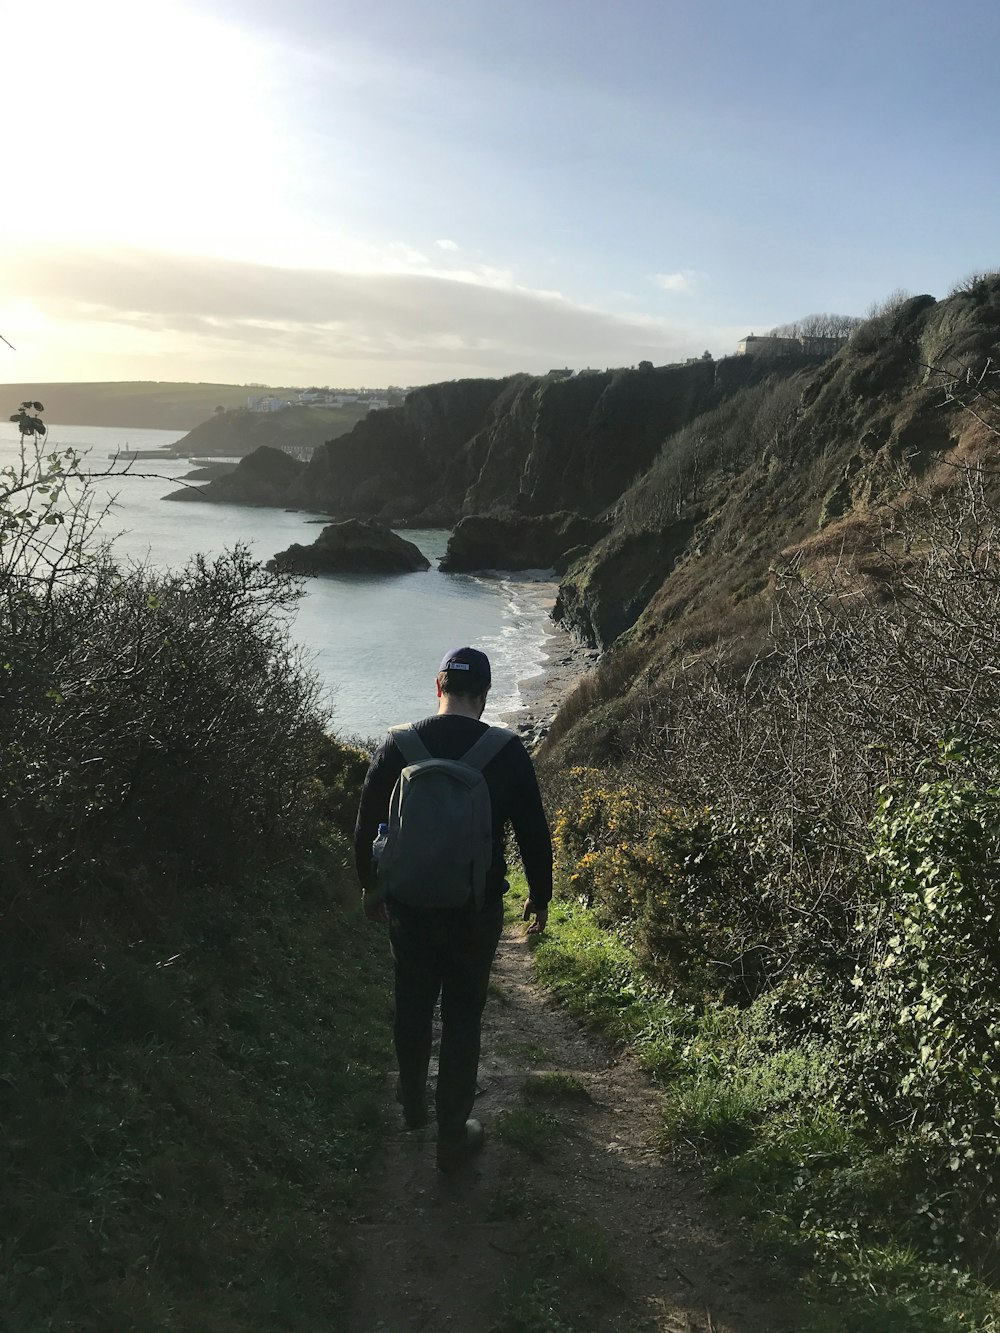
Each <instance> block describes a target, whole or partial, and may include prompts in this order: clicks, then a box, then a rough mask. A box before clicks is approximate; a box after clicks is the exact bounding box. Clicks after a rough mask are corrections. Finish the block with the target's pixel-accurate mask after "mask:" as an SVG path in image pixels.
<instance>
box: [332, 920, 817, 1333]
mask: <svg viewBox="0 0 1000 1333" xmlns="http://www.w3.org/2000/svg"><path fill="white" fill-rule="evenodd" d="M493 978H494V980H493V983H492V984H491V995H490V1000H489V1003H488V1005H487V1010H486V1015H485V1019H484V1025H483V1057H482V1061H481V1064H480V1079H479V1081H480V1086H481V1088H482V1093H481V1095H480V1096H479V1097H478V1099H477V1102H476V1115H477V1116H478V1117H479V1118H480V1119H481V1120H482V1121H483V1122H484V1124H485V1125H486V1127H487V1132H488V1133H489V1134H490V1139H489V1142H488V1143H487V1146H486V1148H485V1150H484V1151H483V1153H482V1154H481V1155H480V1156H479V1157H478V1158H477V1159H476V1160H475V1161H474V1162H473V1163H472V1164H471V1165H470V1166H469V1167H468V1168H467V1169H466V1170H464V1171H463V1172H462V1173H461V1174H459V1175H457V1176H453V1177H447V1178H445V1177H442V1176H440V1175H438V1174H437V1172H436V1171H435V1169H434V1129H433V1123H432V1124H431V1126H430V1127H429V1128H428V1129H427V1130H425V1131H420V1132H417V1133H406V1132H405V1131H404V1130H403V1129H402V1126H401V1122H400V1121H399V1117H398V1110H397V1108H396V1107H395V1106H394V1105H392V1086H393V1084H392V1081H391V1080H387V1083H386V1091H385V1097H386V1103H387V1115H388V1116H389V1118H390V1123H397V1124H399V1125H400V1127H399V1129H398V1130H393V1131H392V1132H390V1133H389V1134H388V1135H387V1137H386V1141H385V1149H384V1154H383V1159H382V1162H381V1164H380V1165H379V1167H378V1168H377V1170H376V1172H375V1174H374V1178H373V1182H372V1188H371V1192H370V1194H369V1195H368V1196H367V1198H366V1206H365V1208H364V1210H363V1212H361V1213H360V1214H359V1215H358V1216H357V1218H356V1219H355V1224H354V1235H355V1237H356V1240H357V1252H358V1269H357V1281H356V1285H355V1291H354V1295H353V1302H352V1306H351V1311H350V1316H349V1322H348V1325H347V1329H348V1333H374V1331H375V1330H384V1331H385V1333H397V1331H398V1333H404V1330H405V1331H408V1330H423V1329H428V1330H430V1329H434V1330H455V1331H456V1333H466V1331H467V1330H468V1331H471V1330H483V1331H484V1333H485V1331H487V1330H496V1331H497V1333H499V1331H500V1330H517V1329H525V1330H527V1329H532V1330H536V1329H537V1330H539V1333H544V1330H551V1331H552V1333H567V1331H568V1330H595V1331H602V1330H608V1331H609V1333H614V1331H620V1333H645V1331H646V1330H650V1331H653V1330H658V1331H660V1333H793V1330H795V1329H797V1328H800V1327H801V1325H800V1324H799V1323H798V1322H797V1320H796V1319H795V1318H794V1317H793V1315H792V1314H791V1313H790V1312H789V1310H788V1308H787V1307H786V1306H785V1303H784V1301H783V1300H782V1299H781V1298H780V1296H779V1293H777V1292H774V1291H771V1290H769V1289H768V1286H767V1280H766V1277H765V1276H762V1274H761V1272H760V1270H759V1268H757V1267H756V1266H755V1265H754V1264H753V1263H752V1262H751V1260H750V1259H749V1258H748V1256H747V1254H746V1252H745V1251H744V1249H743V1248H742V1247H741V1245H740V1243H739V1238H738V1237H737V1236H735V1235H734V1234H733V1233H732V1230H729V1231H727V1230H726V1228H725V1226H724V1225H723V1224H722V1223H721V1222H720V1220H719V1218H718V1216H717V1213H716V1211H715V1210H714V1209H713V1206H712V1202H711V1200H710V1199H707V1198H706V1196H705V1191H704V1187H703V1184H702V1182H701V1180H700V1178H699V1177H698V1176H697V1175H696V1174H693V1173H690V1172H686V1171H682V1170H680V1169H678V1167H676V1166H675V1165H674V1164H672V1163H671V1162H670V1161H669V1160H666V1159H665V1158H664V1157H663V1156H662V1154H661V1153H660V1152H659V1151H658V1149H657V1147H656V1130H657V1124H658V1119H659V1094H658V1093H657V1092H656V1091H655V1090H654V1089H652V1088H651V1087H650V1085H649V1083H648V1080H647V1079H646V1078H645V1076H644V1075H643V1074H642V1072H641V1071H640V1070H639V1069H637V1068H636V1066H635V1064H634V1062H633V1061H631V1060H630V1059H628V1058H622V1057H620V1056H618V1055H616V1054H615V1053H614V1052H612V1051H611V1050H610V1049H609V1048H608V1047H606V1046H605V1045H604V1044H603V1043H601V1042H600V1041H597V1040H595V1039H594V1038H592V1037H590V1036H589V1035H587V1034H585V1033H583V1032H582V1031H581V1030H580V1029H579V1028H578V1026H577V1025H576V1023H575V1022H574V1021H573V1020H572V1019H571V1018H570V1017H569V1016H568V1015H567V1014H566V1013H565V1012H564V1011H563V1010H561V1009H560V1008H559V1007H558V1006H557V1005H556V1004H555V1002H554V1001H552V1000H551V998H549V997H548V996H546V995H545V993H544V992H543V991H541V990H540V988H539V987H537V986H536V985H535V984H534V982H533V980H532V971H531V960H530V955H529V949H528V945H527V942H526V941H525V939H524V937H523V934H522V933H521V931H520V929H511V928H508V930H507V932H506V933H505V936H504V939H503V940H502V942H501V946H500V951H499V953H498V956H497V961H496V964H495V966H494V971H493ZM432 1073H433V1066H432Z"/></svg>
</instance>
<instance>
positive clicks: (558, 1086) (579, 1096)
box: [521, 1070, 590, 1102]
mask: <svg viewBox="0 0 1000 1333" xmlns="http://www.w3.org/2000/svg"><path fill="white" fill-rule="evenodd" d="M521 1091H522V1093H523V1094H524V1096H525V1097H526V1098H527V1099H528V1100H529V1101H553V1102H559V1101H569V1102H589V1101H590V1093H589V1092H588V1091H587V1089H586V1088H585V1087H584V1086H583V1084H582V1083H581V1082H580V1080H579V1079H578V1078H577V1077H576V1075H575V1074H567V1073H565V1072H563V1071H562V1070H553V1071H552V1072H547V1073H544V1074H529V1075H528V1076H527V1077H526V1078H525V1080H524V1083H523V1084H522V1087H521Z"/></svg>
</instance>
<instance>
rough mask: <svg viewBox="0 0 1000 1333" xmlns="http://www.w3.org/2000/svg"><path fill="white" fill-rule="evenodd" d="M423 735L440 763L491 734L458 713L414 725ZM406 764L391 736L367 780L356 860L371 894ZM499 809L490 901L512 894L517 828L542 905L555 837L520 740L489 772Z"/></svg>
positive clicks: (495, 819)
mask: <svg viewBox="0 0 1000 1333" xmlns="http://www.w3.org/2000/svg"><path fill="white" fill-rule="evenodd" d="M414 727H415V729H416V732H417V734H418V735H419V737H420V739H421V740H422V741H423V743H424V744H425V745H426V746H427V749H428V750H429V752H430V753H431V755H433V757H434V758H435V759H461V758H462V756H463V755H464V754H466V753H467V751H468V750H470V749H471V748H472V746H473V745H474V744H475V742H476V741H477V740H478V739H479V737H480V736H481V735H482V734H483V732H484V731H486V729H487V727H486V723H485V722H478V721H477V720H476V719H475V718H472V717H463V716H461V715H460V714H458V713H439V714H436V715H435V716H434V717H425V718H423V719H422V720H421V721H420V722H416V723H414ZM405 766H406V761H405V760H404V758H403V756H402V754H401V753H400V752H399V750H398V749H397V748H396V746H395V745H394V744H393V741H392V738H391V737H388V736H387V737H386V739H385V740H384V741H383V742H382V745H381V746H380V747H379V749H378V751H377V752H376V754H375V758H374V759H373V760H372V762H371V767H370V768H369V770H368V776H367V777H366V778H365V785H364V790H363V791H362V793H361V804H360V805H359V806H358V818H357V823H356V824H355V827H354V861H355V865H356V866H357V871H358V879H359V880H360V881H361V884H362V886H363V887H364V888H365V889H366V890H367V889H370V888H371V887H372V886H373V881H372V842H373V841H374V839H375V835H376V834H377V832H378V826H379V824H380V823H382V822H383V821H384V820H385V819H386V818H387V817H388V813H389V798H390V796H391V795H392V789H393V787H395V785H396V782H397V780H398V778H399V775H400V773H402V771H403V769H404V768H405ZM483 777H484V778H485V780H486V785H487V786H488V787H489V790H490V800H491V802H492V805H493V862H492V865H491V866H490V871H489V874H488V875H487V878H486V901H487V902H490V901H492V900H494V899H496V898H499V897H500V896H501V895H502V894H504V893H505V892H506V891H507V883H506V874H507V865H506V862H505V860H504V841H505V837H506V831H507V825H508V824H510V825H511V826H512V827H513V829H514V837H515V839H516V840H517V846H518V850H519V851H520V853H521V860H522V861H523V863H524V872H525V875H526V876H527V879H528V889H529V891H530V894H531V899H532V902H533V903H534V904H535V906H536V907H544V906H545V904H546V903H547V902H548V901H549V899H550V898H551V897H552V839H551V837H550V836H549V826H548V822H547V821H546V818H545V811H544V810H543V809H542V798H541V795H540V793H539V790H538V779H537V778H536V777H535V769H534V766H533V764H532V762H531V756H530V755H529V754H528V752H527V750H526V749H525V748H524V746H523V745H522V744H521V742H520V741H519V740H518V738H517V737H516V736H514V737H513V738H512V739H511V740H509V741H508V742H507V744H506V745H505V746H504V747H503V749H502V750H501V751H500V753H499V754H497V755H496V756H495V757H494V758H493V759H491V760H490V762H489V763H488V764H487V765H486V767H485V768H484V769H483Z"/></svg>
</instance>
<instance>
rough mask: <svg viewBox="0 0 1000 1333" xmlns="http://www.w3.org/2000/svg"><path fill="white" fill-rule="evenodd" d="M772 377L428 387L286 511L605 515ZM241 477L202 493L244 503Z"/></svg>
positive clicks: (371, 420)
mask: <svg viewBox="0 0 1000 1333" xmlns="http://www.w3.org/2000/svg"><path fill="white" fill-rule="evenodd" d="M766 373H767V372H766V371H765V369H764V368H763V367H762V365H761V363H759V362H757V361H755V360H754V359H752V358H732V359H730V360H729V361H725V362H719V363H715V362H711V361H707V362H698V363H696V364H693V365H690V366H664V367H661V368H658V369H654V368H652V367H649V368H647V369H644V370H615V371H606V372H604V373H602V374H587V375H581V376H577V377H575V378H573V379H569V380H561V379H559V378H557V377H555V376H541V377H539V376H532V375H515V376H512V377H510V378H509V379H504V380H456V381H454V382H452V383H449V384H434V385H429V386H427V387H426V388H422V389H415V390H413V392H411V393H410V394H408V395H407V398H406V401H405V403H404V404H403V405H402V406H401V407H398V408H391V409H389V410H387V411H382V412H376V413H373V414H372V415H371V416H369V417H368V418H366V420H364V421H362V422H359V423H358V425H357V426H355V427H354V429H353V430H352V431H351V432H350V433H349V434H347V435H343V436H341V437H340V438H338V439H335V440H330V441H328V442H327V443H326V444H324V445H323V446H322V447H321V448H319V449H317V450H316V451H315V452H314V454H313V456H312V459H311V460H310V462H309V463H308V465H307V466H306V468H305V469H304V471H302V472H301V473H300V474H299V475H297V476H296V477H295V478H294V479H293V480H292V481H291V483H290V484H289V486H288V488H287V490H286V491H285V492H284V493H283V494H282V496H281V498H280V500H279V501H276V503H281V504H284V505H292V506H295V507H298V508H303V509H313V510H317V511H321V512H328V513H331V514H334V515H336V516H337V517H339V518H377V519H379V520H380V521H381V522H384V523H388V524H390V525H391V526H393V527H399V526H405V525H409V526H443V527H451V526H453V525H454V524H455V523H456V522H458V520H459V519H460V518H463V517H465V516H466V515H470V514H480V513H484V512H488V511H492V510H495V509H498V508H499V509H505V510H513V511H515V512H518V513H523V514H527V515H544V514H551V513H555V512H558V511H567V510H569V511H573V512H575V513H579V514H582V515H584V516H587V517H596V516H599V515H601V514H602V513H603V512H604V511H606V510H607V509H608V507H609V506H610V505H613V504H614V503H615V501H616V500H617V499H618V497H619V496H620V495H621V493H622V491H623V490H624V489H625V488H626V487H627V486H628V485H629V484H630V483H631V482H632V481H633V479H634V478H635V477H636V476H637V475H639V474H641V473H642V472H643V471H644V470H645V469H646V468H648V467H649V465H650V463H651V462H652V460H653V458H654V457H655V455H656V454H657V452H658V450H659V448H660V445H661V444H662V442H663V440H664V438H665V437H666V436H667V435H669V434H671V433H672V432H674V431H676V430H678V429H679V428H681V427H682V426H684V425H685V424H687V423H689V422H691V421H693V420H694V419H696V418H697V417H698V416H700V415H701V414H702V413H703V412H706V411H708V410H709V409H710V408H712V407H714V406H716V405H717V404H718V403H720V402H722V401H724V400H725V399H726V398H727V397H729V396H731V395H732V394H733V393H735V392H738V391H739V389H740V388H741V387H742V386H744V385H745V384H748V383H753V382H755V381H756V380H758V379H760V378H761V377H763V376H764V375H765V374H766ZM240 477H241V469H237V471H236V473H234V474H233V477H232V479H228V480H230V482H231V484H230V485H229V486H228V487H227V488H225V489H222V488H216V487H214V486H209V487H207V488H206V489H205V492H204V498H206V499H209V500H216V499H218V500H231V499H233V498H234V495H235V493H236V491H237V490H238V486H239V481H240ZM492 563H497V562H496V561H494V562H492ZM536 563H540V562H536Z"/></svg>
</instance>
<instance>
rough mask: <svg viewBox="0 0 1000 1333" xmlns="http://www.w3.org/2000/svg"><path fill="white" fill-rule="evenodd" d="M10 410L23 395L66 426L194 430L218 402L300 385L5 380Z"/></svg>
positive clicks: (235, 403)
mask: <svg viewBox="0 0 1000 1333" xmlns="http://www.w3.org/2000/svg"><path fill="white" fill-rule="evenodd" d="M0 391H2V393H3V394H4V395H5V397H4V399H3V401H4V402H6V403H9V405H10V406H9V408H8V410H7V411H8V415H9V413H10V412H13V411H15V410H16V408H17V406H18V404H19V403H20V402H21V400H22V399H25V398H31V399H35V398H37V399H38V401H39V402H42V403H44V404H45V420H46V421H49V422H54V423H58V424H59V425H63V426H135V427H152V428H159V429H161V430H191V429H193V427H195V426H197V425H198V424H199V423H200V422H202V421H204V420H206V418H208V417H210V416H211V415H212V413H213V412H214V411H215V409H216V408H217V407H225V408H234V407H246V405H247V398H248V397H256V396H259V395H260V394H261V393H263V392H267V393H273V394H275V395H277V396H278V397H281V396H283V395H286V394H287V395H288V396H292V395H294V394H295V393H296V392H298V390H296V389H289V388H276V387H271V386H266V387H265V386H262V385H246V384H184V383H172V382H171V381H169V380H123V381H110V382H108V383H93V384H2V385H0Z"/></svg>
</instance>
